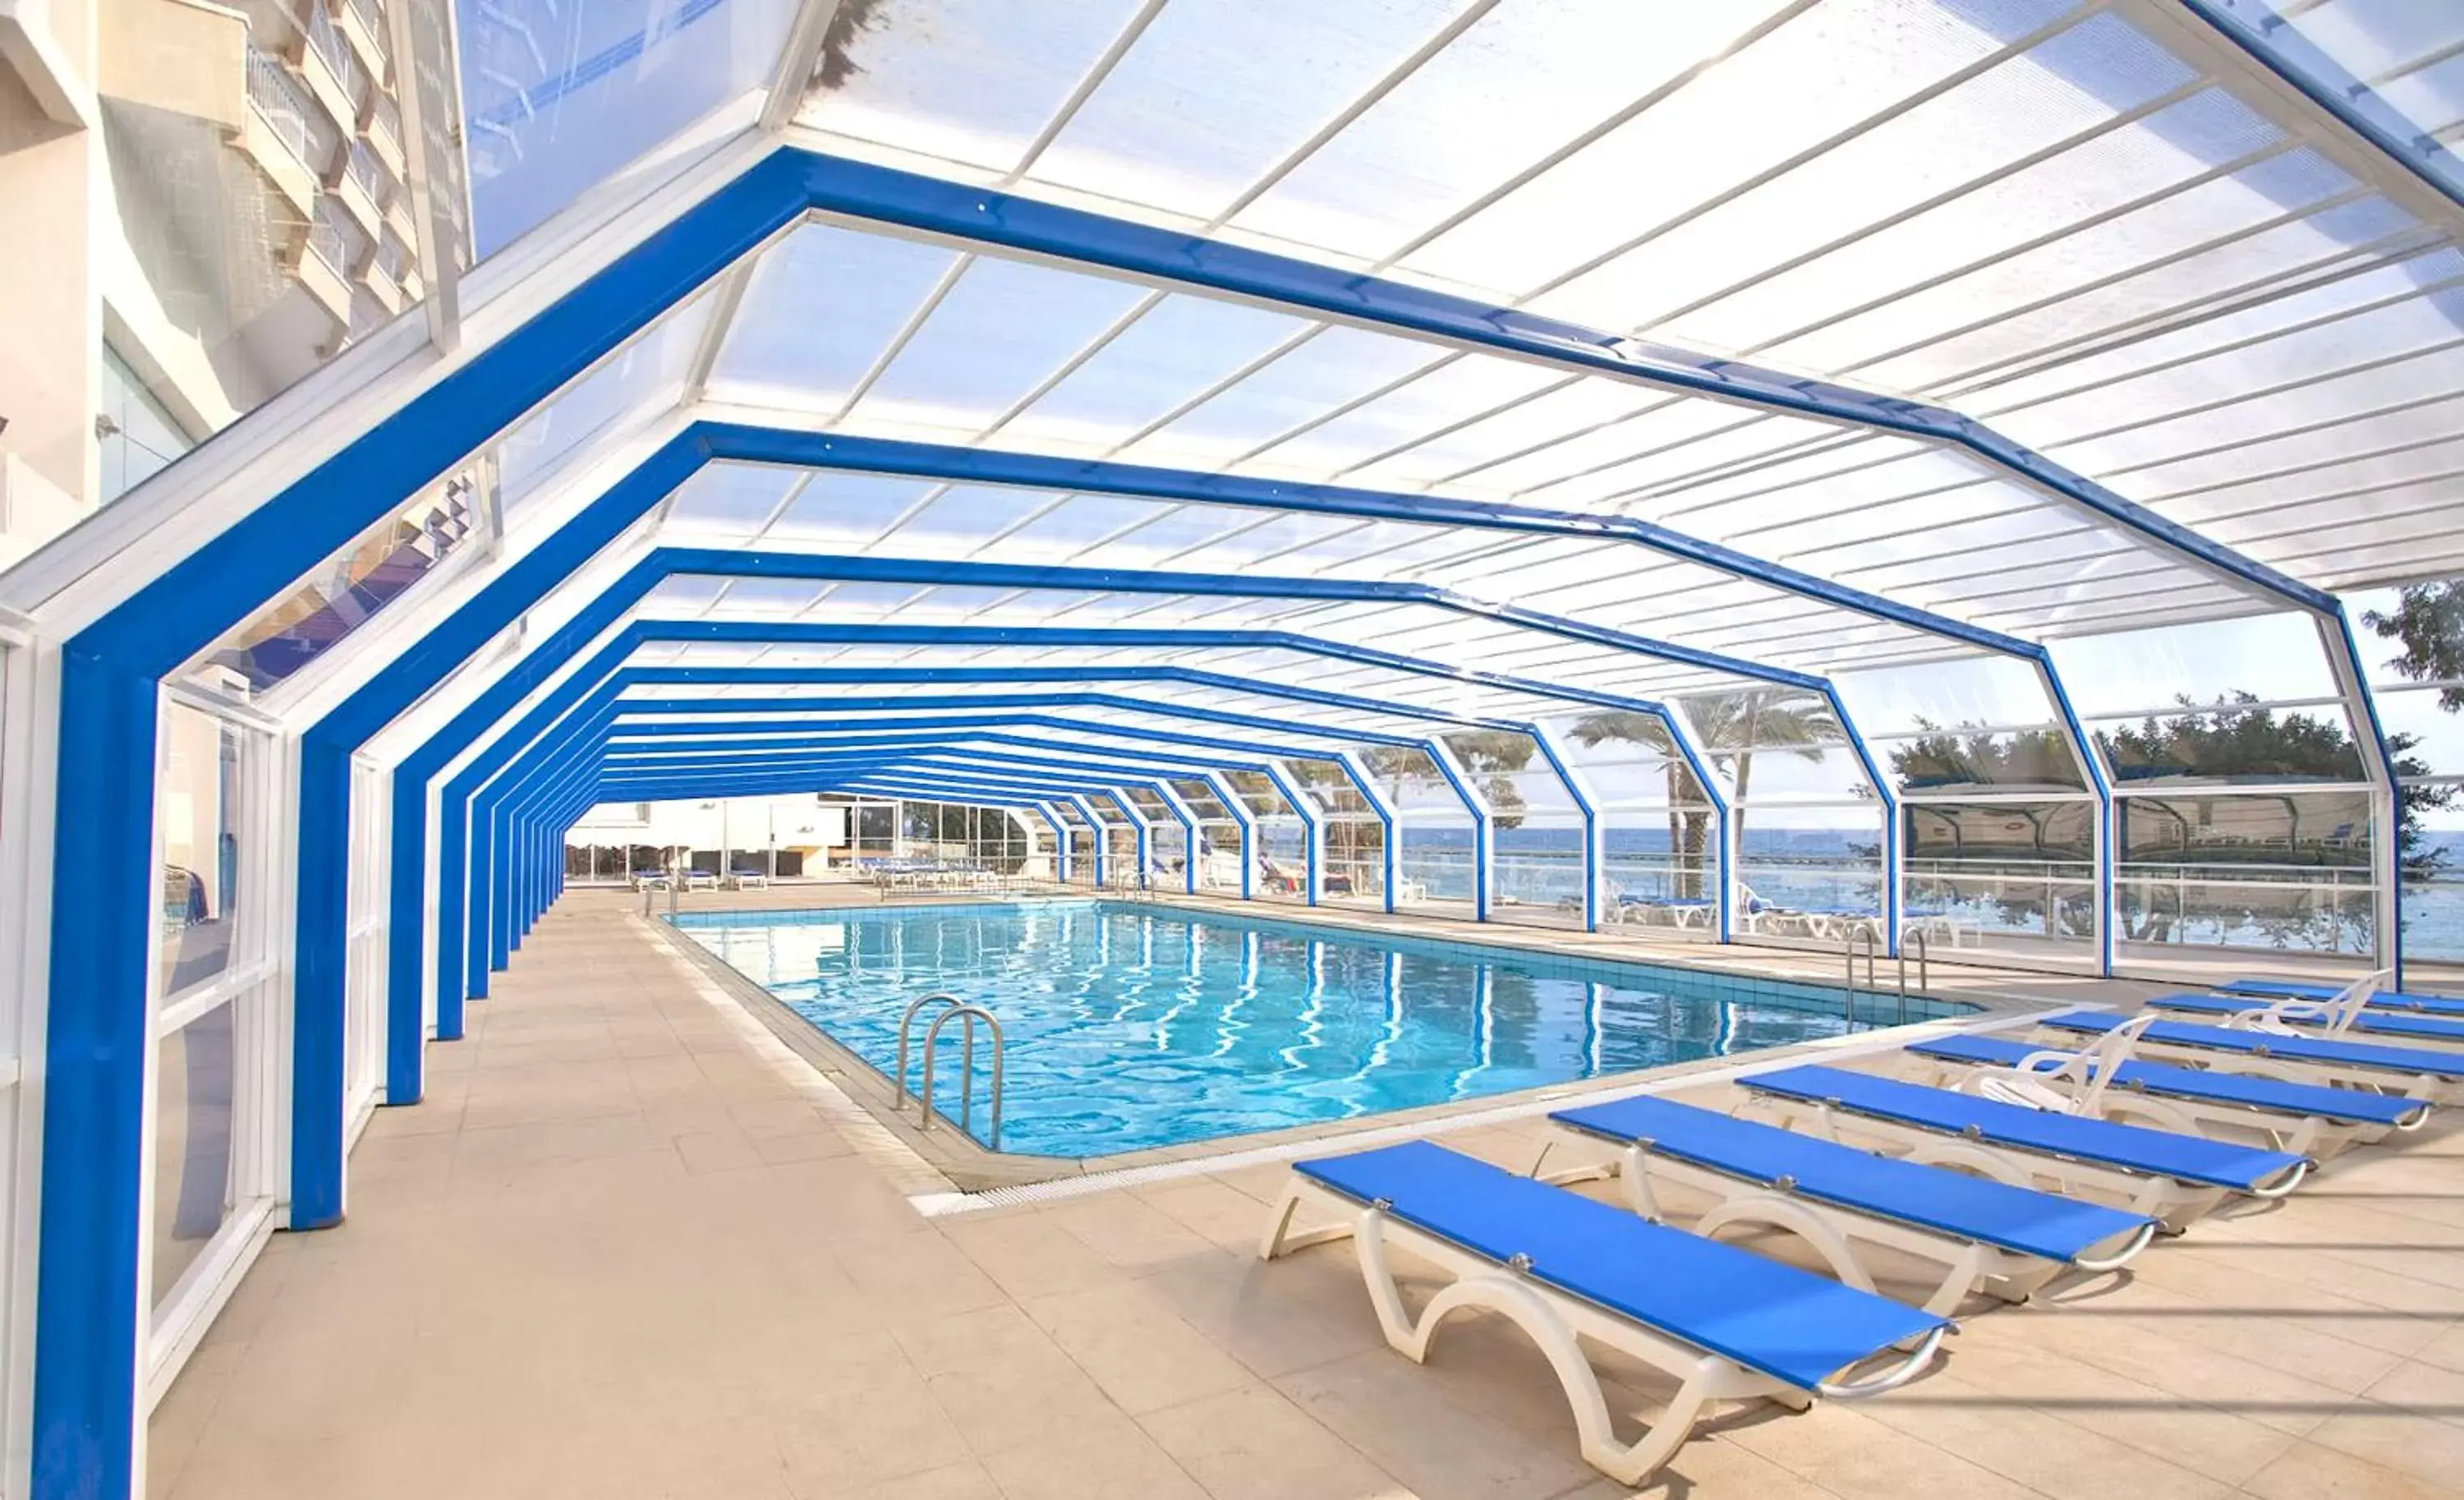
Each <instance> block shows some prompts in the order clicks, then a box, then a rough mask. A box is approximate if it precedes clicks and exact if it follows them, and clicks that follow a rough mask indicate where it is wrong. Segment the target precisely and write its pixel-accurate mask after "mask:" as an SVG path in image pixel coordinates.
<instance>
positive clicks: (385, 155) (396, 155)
mask: <svg viewBox="0 0 2464 1500" xmlns="http://www.w3.org/2000/svg"><path fill="white" fill-rule="evenodd" d="M368 148H369V149H370V150H372V151H374V152H375V153H376V158H377V160H378V161H380V162H382V163H384V164H385V170H386V171H388V172H391V173H392V174H393V178H394V181H396V182H400V181H402V180H403V179H404V178H405V177H406V176H407V175H408V174H409V171H410V158H409V156H408V155H407V153H406V152H405V151H404V150H403V148H402V107H401V106H400V105H398V104H396V103H395V102H394V101H393V97H392V96H391V95H389V94H379V95H378V96H377V107H376V108H374V109H372V110H370V111H369V112H368Z"/></svg>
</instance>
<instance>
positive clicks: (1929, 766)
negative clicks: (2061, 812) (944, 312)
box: [1869, 725, 2087, 795]
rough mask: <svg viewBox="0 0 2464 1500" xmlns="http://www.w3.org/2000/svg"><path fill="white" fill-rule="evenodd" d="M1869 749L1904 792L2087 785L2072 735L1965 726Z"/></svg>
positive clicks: (2060, 788)
mask: <svg viewBox="0 0 2464 1500" xmlns="http://www.w3.org/2000/svg"><path fill="white" fill-rule="evenodd" d="M1928 728H1929V729H1930V726H1928ZM1869 745H1870V748H1871V749H1872V750H1873V752H1874V755H1875V757H1876V758H1877V759H1878V760H1880V761H1881V763H1882V765H1883V767H1884V769H1885V771H1886V773H1887V774H1888V775H1889V776H1890V777H1891V779H1892V782H1893V783H1894V784H1895V785H1897V786H1898V787H1899V789H1900V790H1901V791H1902V792H1903V793H1912V794H1918V795H1925V794H1943V793H1956V792H1961V791H1968V790H1978V791H1983V790H1991V791H1997V792H2031V791H2081V790H2084V789H2085V788H2086V786H2087V778H2086V777H2085V776H2083V775H2082V774H2081V773H2080V770H2079V757H2078V756H2077V755H2076V754H2075V753H2074V752H2073V750H2072V748H2071V739H2070V736H2068V735H2067V734H2064V733H2063V732H2061V731H2060V730H2057V729H2002V730H1995V729H1988V728H1984V727H1979V726H1968V725H1961V726H1954V727H1950V728H1944V729H1931V730H1930V732H1928V733H1925V734H1919V735H1911V736H1907V737H1905V738H1889V739H1873V740H1871V741H1869Z"/></svg>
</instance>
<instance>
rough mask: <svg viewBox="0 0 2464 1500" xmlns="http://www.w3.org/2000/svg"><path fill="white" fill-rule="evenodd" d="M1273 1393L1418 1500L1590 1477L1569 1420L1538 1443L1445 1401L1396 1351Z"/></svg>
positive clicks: (1525, 1493) (1295, 1380) (1521, 1499)
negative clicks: (1557, 1434)
mask: <svg viewBox="0 0 2464 1500" xmlns="http://www.w3.org/2000/svg"><path fill="white" fill-rule="evenodd" d="M1273 1384H1274V1387H1275V1389H1276V1390H1278V1391H1280V1392H1281V1393H1282V1394H1283V1395H1284V1396H1285V1397H1287V1399H1289V1400H1290V1401H1292V1402H1293V1403H1294V1404H1295V1405H1297V1406H1299V1407H1300V1408H1301V1410H1303V1411H1304V1412H1306V1413H1308V1414H1309V1416H1310V1417H1311V1418H1313V1419H1315V1420H1316V1422H1317V1423H1319V1424H1320V1425H1322V1426H1324V1427H1325V1428H1327V1429H1328V1430H1329V1431H1331V1432H1332V1433H1333V1434H1334V1435H1335V1436H1336V1437H1337V1438H1340V1439H1342V1440H1343V1441H1344V1442H1345V1443H1347V1444H1349V1445H1351V1446H1353V1448H1356V1449H1358V1450H1359V1451H1360V1452H1361V1453H1363V1454H1365V1455H1366V1456H1367V1457H1368V1458H1369V1459H1370V1461H1371V1462H1372V1463H1375V1465H1376V1466H1377V1467H1380V1468H1382V1469H1384V1470H1385V1471H1386V1472H1387V1473H1389V1474H1392V1475H1394V1476H1395V1477H1396V1478H1397V1479H1398V1480H1400V1481H1402V1482H1403V1484H1404V1485H1405V1486H1406V1487H1408V1488H1409V1489H1411V1490H1412V1492H1413V1493H1415V1494H1417V1495H1419V1496H1421V1497H1422V1500H1529V1497H1530V1496H1534V1495H1553V1494H1556V1493H1557V1492H1559V1491H1560V1490H1565V1489H1573V1487H1574V1486H1576V1485H1578V1484H1582V1483H1585V1482H1587V1481H1588V1480H1589V1479H1590V1478H1591V1477H1592V1475H1593V1474H1594V1472H1595V1471H1594V1470H1593V1469H1592V1468H1591V1467H1589V1466H1587V1465H1585V1464H1584V1463H1583V1461H1582V1459H1581V1458H1580V1457H1579V1456H1578V1455H1577V1453H1576V1451H1575V1446H1574V1424H1573V1419H1572V1418H1571V1417H1570V1418H1568V1420H1567V1422H1566V1424H1565V1430H1564V1432H1563V1433H1562V1434H1561V1435H1560V1437H1559V1438H1558V1440H1557V1441H1556V1442H1554V1443H1534V1442H1532V1441H1531V1440H1530V1438H1529V1436H1528V1435H1527V1434H1525V1433H1524V1432H1522V1431H1521V1430H1520V1429H1518V1428H1515V1427H1513V1426H1510V1425H1508V1424H1507V1423H1502V1422H1499V1421H1498V1420H1497V1419H1495V1418H1494V1417H1492V1416H1490V1415H1489V1414H1488V1413H1487V1412H1486V1411H1485V1410H1482V1409H1479V1408H1476V1407H1474V1408H1466V1407H1465V1406H1463V1404H1461V1403H1460V1402H1457V1401H1449V1400H1448V1399H1447V1398H1446V1395H1445V1393H1444V1391H1443V1389H1442V1388H1441V1386H1440V1385H1439V1384H1438V1383H1437V1382H1436V1381H1434V1380H1431V1379H1427V1372H1426V1371H1424V1370H1423V1369H1422V1368H1421V1367H1420V1366H1419V1365H1416V1364H1414V1363H1412V1362H1411V1361H1410V1360H1408V1359H1406V1358H1404V1357H1402V1356H1400V1355H1398V1354H1396V1353H1394V1352H1393V1351H1392V1350H1387V1349H1376V1350H1372V1351H1370V1352H1369V1353H1367V1354H1361V1355H1354V1356H1352V1357H1349V1358H1345V1359H1338V1360H1336V1361H1334V1362H1333V1363H1331V1364H1322V1365H1317V1366H1314V1367H1312V1368H1309V1369H1306V1370H1300V1371H1295V1372H1293V1373H1291V1374H1288V1375H1284V1376H1280V1377H1278V1378H1276V1379H1275V1380H1274V1381H1273Z"/></svg>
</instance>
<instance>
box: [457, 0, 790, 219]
mask: <svg viewBox="0 0 2464 1500" xmlns="http://www.w3.org/2000/svg"><path fill="white" fill-rule="evenodd" d="M795 13H796V0H693V3H691V4H682V5H657V6H642V5H629V6H628V5H604V4H603V5H561V6H560V5H555V4H550V3H547V0H513V3H510V4H508V3H504V0H454V5H453V19H454V41H455V44H456V46H457V47H458V48H459V51H460V57H461V65H462V67H461V73H462V77H461V99H462V139H463V142H464V145H465V150H466V153H467V156H468V161H469V173H470V189H471V206H472V210H473V231H474V232H475V238H476V241H477V246H478V252H479V254H481V255H482V256H486V255H491V254H495V252H496V251H497V250H499V249H501V248H503V246H504V245H505V244H507V243H508V242H509V241H511V240H513V239H515V238H517V236H519V235H520V234H521V233H522V232H525V231H527V230H530V229H532V228H534V227H536V226H537V225H539V223H540V222H542V221H543V220H545V219H546V218H547V217H548V216H549V215H550V214H552V213H554V212H556V210H559V209H561V208H563V207H564V206H566V205H567V204H569V203H571V202H573V200H574V199H576V198H578V197H580V196H581V195H582V194H583V192H585V191H587V190H588V189H590V188H593V187H595V186H597V185H598V184H600V183H602V182H605V181H606V180H608V179H609V178H611V177H615V176H617V175H618V174H619V173H620V172H622V171H623V170H624V169H625V168H626V167H627V165H630V164H632V163H633V162H634V161H636V160H637V159H639V158H641V157H642V156H644V155H646V154H647V153H649V152H650V151H652V150H653V149H654V148H656V147H658V146H659V145H661V144H662V143H665V142H667V141H669V140H670V139H671V137H673V136H675V135H677V134H678V133H679V132H681V131H683V130H684V129H685V128H686V127H687V126H689V125H691V124H693V121H696V120H698V119H700V118H701V117H702V116H704V115H706V114H708V113H710V112H711V111H712V110H714V109H716V108H718V107H719V106H720V105H722V104H725V103H727V102H729V101H730V100H732V99H737V98H738V97H739V96H741V95H743V94H745V93H746V92H747V91H749V90H752V89H757V88H760V87H762V86H764V85H766V84H767V83H768V82H769V80H770V77H771V75H772V73H773V72H774V71H775V70H776V69H777V67H778V64H779V55H780V53H781V49H782V48H783V46H784V44H785V42H786V38H787V28H788V25H789V23H790V22H791V21H792V20H793V19H794V18H795Z"/></svg>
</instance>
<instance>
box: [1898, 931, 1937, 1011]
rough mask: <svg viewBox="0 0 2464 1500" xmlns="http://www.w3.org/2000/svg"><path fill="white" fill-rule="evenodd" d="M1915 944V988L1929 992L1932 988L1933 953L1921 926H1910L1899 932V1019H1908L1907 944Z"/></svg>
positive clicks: (1922, 992)
mask: <svg viewBox="0 0 2464 1500" xmlns="http://www.w3.org/2000/svg"><path fill="white" fill-rule="evenodd" d="M1910 942H1914V943H1915V944H1916V945H1917V990H1918V992H1919V993H1920V994H1930V993H1931V992H1932V990H1933V953H1932V950H1931V947H1930V945H1928V944H1927V943H1926V942H1925V929H1924V928H1923V927H1910V928H1906V929H1904V930H1903V931H1902V932H1901V934H1900V1019H1901V1020H1902V1021H1905V1020H1907V1019H1908V944H1909V943H1910Z"/></svg>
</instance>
